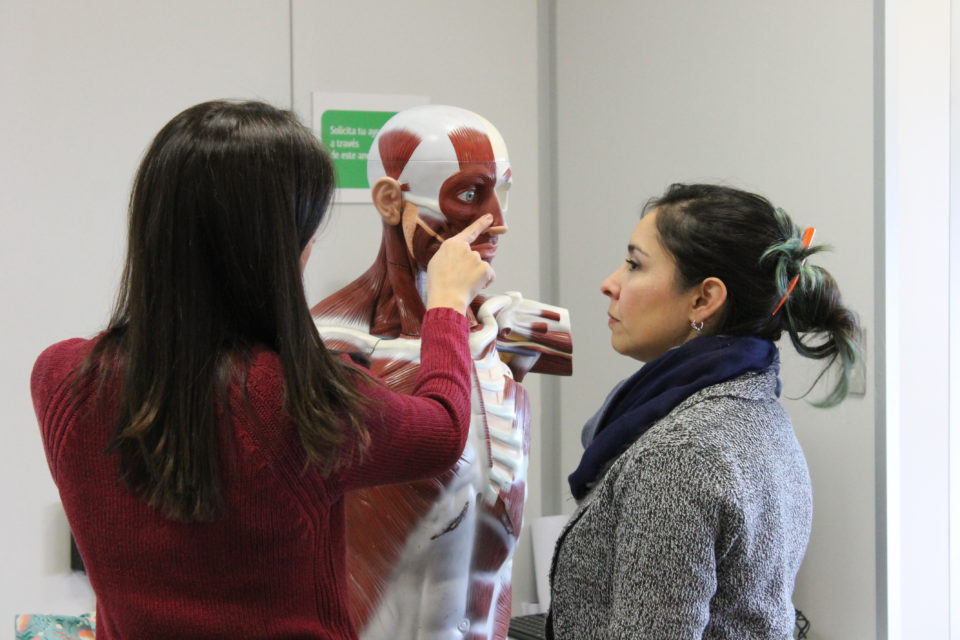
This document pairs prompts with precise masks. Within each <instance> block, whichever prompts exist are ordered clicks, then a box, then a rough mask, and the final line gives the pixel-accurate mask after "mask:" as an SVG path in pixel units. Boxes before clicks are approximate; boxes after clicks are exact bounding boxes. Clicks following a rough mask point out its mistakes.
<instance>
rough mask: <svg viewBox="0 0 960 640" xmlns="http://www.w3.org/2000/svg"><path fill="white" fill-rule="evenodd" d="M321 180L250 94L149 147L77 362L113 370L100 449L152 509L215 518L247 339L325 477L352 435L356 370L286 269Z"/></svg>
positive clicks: (329, 181) (298, 132)
mask: <svg viewBox="0 0 960 640" xmlns="http://www.w3.org/2000/svg"><path fill="white" fill-rule="evenodd" d="M333 190H334V172H333V166H332V164H331V161H330V159H329V157H328V155H327V153H326V151H325V150H324V149H323V147H322V146H321V145H320V143H319V142H318V141H317V139H316V137H315V136H314V135H313V134H311V133H310V131H309V130H307V129H306V128H305V127H304V126H303V125H302V124H300V122H298V120H297V118H296V116H294V115H293V114H292V113H290V112H288V111H283V110H280V109H277V108H274V107H272V106H270V105H267V104H264V103H260V102H226V101H217V102H206V103H203V104H199V105H196V106H194V107H191V108H189V109H187V110H185V111H183V112H182V113H180V114H179V115H177V116H176V117H174V118H173V120H171V121H170V122H169V123H168V124H167V125H166V126H164V127H163V129H161V130H160V132H159V133H158V134H157V136H156V138H154V140H153V143H152V144H151V145H150V147H149V149H148V150H147V152H146V155H145V156H144V158H143V161H142V163H141V165H140V168H139V171H138V172H137V175H136V178H135V180H134V184H133V191H132V194H131V197H130V209H129V238H128V253H127V259H126V265H125V268H124V271H123V278H122V281H121V284H120V290H119V295H118V297H117V303H116V307H115V309H114V312H113V316H112V318H111V320H110V324H109V327H108V329H107V331H106V333H105V335H104V336H103V337H102V339H101V340H100V342H99V343H98V344H97V346H96V348H95V350H94V351H93V353H92V354H91V357H90V358H89V359H88V361H87V363H86V368H87V369H90V368H93V367H96V368H97V369H98V370H99V371H100V372H101V375H102V376H104V377H106V376H107V375H108V374H116V375H117V376H118V380H119V382H120V387H119V409H120V414H119V421H118V423H117V427H116V431H115V433H114V436H113V439H112V441H111V442H110V445H109V449H108V450H109V451H112V452H116V453H117V454H118V456H119V464H120V473H121V476H122V478H123V480H124V481H125V482H126V484H127V485H128V486H129V487H130V488H131V489H132V490H133V491H134V492H135V493H136V494H137V495H139V496H141V497H143V498H145V499H146V500H147V501H148V502H149V503H150V504H151V505H153V506H155V507H157V508H158V509H159V510H160V511H161V512H162V513H163V514H165V515H166V516H168V517H170V518H172V519H175V520H182V521H206V520H213V519H216V518H218V517H220V516H221V515H222V514H223V509H224V497H223V489H222V486H221V464H222V461H221V460H220V441H219V436H218V428H217V409H218V407H219V408H220V410H224V409H227V408H228V406H227V405H228V397H229V389H230V387H231V385H234V384H237V385H238V386H239V387H240V389H241V390H243V388H244V387H245V364H246V362H247V359H248V357H249V354H250V352H251V349H252V348H253V347H254V346H255V345H262V346H264V347H266V348H267V349H270V350H272V351H273V352H275V353H276V354H277V355H278V356H279V361H280V365H281V367H282V369H283V382H284V400H285V409H286V411H287V413H288V414H289V416H290V417H291V419H292V420H293V421H294V423H295V424H296V426H297V429H298V431H299V435H300V440H301V442H302V443H303V447H304V450H305V451H306V454H307V459H308V460H309V461H310V462H315V463H319V464H321V465H323V466H324V469H325V470H328V471H329V470H330V469H333V468H336V466H337V465H338V463H339V461H340V460H341V459H342V457H343V456H344V455H346V451H345V450H342V447H343V445H345V444H347V443H348V442H350V443H355V444H356V445H358V446H359V447H360V448H361V449H362V447H363V446H365V445H366V443H367V441H368V434H367V432H366V430H365V428H364V425H363V423H362V422H361V421H360V419H359V418H358V415H359V413H358V409H360V408H361V407H362V405H363V404H364V399H363V397H362V396H361V394H360V393H358V391H357V389H356V385H355V382H356V380H355V378H356V377H357V375H358V374H357V373H355V369H353V368H352V367H350V366H349V365H346V364H344V363H343V362H341V361H340V360H339V359H338V358H336V357H335V356H334V355H332V354H331V353H329V352H328V351H327V350H326V348H325V347H324V345H323V342H322V341H321V339H320V336H319V334H318V333H317V330H316V327H315V325H314V323H313V321H312V319H311V317H310V313H309V311H308V306H307V301H306V298H305V295H304V291H303V281H302V274H301V268H300V255H301V252H302V251H303V249H304V248H305V247H306V245H307V243H308V242H309V241H310V240H311V238H312V237H313V235H314V233H315V232H316V231H317V229H318V227H319V226H320V224H321V222H322V221H323V219H324V217H325V216H326V212H327V209H328V207H329V205H330V201H331V197H332V194H333ZM349 432H352V436H351V435H350V433H349Z"/></svg>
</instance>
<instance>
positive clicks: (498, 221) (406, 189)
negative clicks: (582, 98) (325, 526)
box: [312, 105, 572, 640]
mask: <svg viewBox="0 0 960 640" xmlns="http://www.w3.org/2000/svg"><path fill="white" fill-rule="evenodd" d="M367 174H368V177H369V180H370V184H371V197H372V200H373V204H374V206H375V207H376V209H377V211H378V212H379V213H380V215H381V217H382V219H383V237H382V242H381V246H380V251H379V255H378V256H377V258H376V260H375V261H374V263H373V265H372V266H371V267H370V268H369V269H368V270H367V271H366V273H364V274H363V275H361V276H360V277H359V278H357V279H356V280H355V281H353V282H352V283H350V284H349V285H347V286H346V287H344V288H343V289H341V290H340V291H338V292H337V293H335V294H333V295H332V296H330V297H328V298H326V299H325V300H323V301H322V302H320V303H319V304H318V305H317V306H315V307H314V308H313V310H312V311H313V315H314V317H315V319H316V322H317V326H318V328H319V330H320V334H321V335H322V336H323V339H324V342H325V343H326V344H327V346H329V347H331V348H333V349H341V350H344V351H350V352H361V353H363V354H364V355H365V356H366V357H367V358H368V359H369V360H370V366H371V369H372V370H373V372H374V373H376V374H377V375H378V376H380V377H381V378H383V379H384V380H385V381H386V383H387V384H388V385H390V386H391V387H393V388H395V389H397V390H400V391H406V390H409V389H410V388H411V387H412V385H413V382H414V379H415V377H416V373H417V368H418V366H419V364H418V363H419V359H420V340H419V336H420V323H421V320H422V318H423V314H424V299H423V294H424V289H423V285H424V282H425V278H426V266H427V263H428V262H429V260H430V257H431V256H432V255H433V254H434V252H436V250H437V248H438V247H439V245H440V243H441V242H442V241H443V239H444V238H447V237H450V236H452V235H455V234H456V233H458V232H459V231H461V230H462V229H463V228H464V227H466V226H468V225H469V224H470V223H472V222H473V221H474V220H476V219H477V218H479V217H480V216H482V215H483V214H485V213H491V214H493V216H494V221H493V225H492V226H491V227H490V228H489V229H488V230H487V231H486V232H485V233H484V234H483V235H481V236H480V237H479V238H477V240H476V241H475V242H474V243H473V245H472V246H473V248H474V250H475V251H477V252H479V253H480V255H481V257H482V258H483V259H485V260H492V259H493V258H494V255H495V253H496V251H497V247H498V241H499V239H500V237H501V236H502V234H503V233H505V232H506V230H507V228H506V226H505V216H506V213H507V191H508V190H509V188H510V184H511V178H512V172H511V169H510V164H509V160H508V158H507V149H506V145H505V144H504V142H503V139H502V137H501V136H500V133H499V132H498V131H497V130H496V129H495V128H494V127H493V125H492V124H490V122H488V121H487V120H486V119H484V118H482V117H481V116H479V115H477V114H475V113H472V112H470V111H466V110H464V109H459V108H456V107H447V106H439V105H427V106H422V107H415V108H412V109H408V110H405V111H401V112H400V113H398V114H396V115H395V116H393V117H392V118H391V119H390V120H389V121H387V123H386V124H385V125H384V126H383V128H382V129H381V130H380V131H379V133H378V134H377V137H376V138H375V139H374V141H373V146H372V147H371V149H370V153H369V156H368V165H367ZM469 315H470V319H471V321H472V322H473V327H472V331H471V335H470V347H471V351H472V353H473V357H474V364H475V371H476V375H475V381H474V395H473V407H472V423H471V426H470V436H469V438H468V442H467V447H466V450H465V451H464V453H463V456H462V457H461V459H460V461H459V463H458V464H457V465H456V466H455V467H454V468H453V469H452V470H451V471H449V472H447V473H446V474H444V475H442V476H440V477H439V478H436V479H433V480H427V481H421V482H415V483H407V484H401V485H392V486H385V487H375V488H372V489H366V490H362V491H358V492H354V493H352V494H348V496H347V498H346V519H347V547H348V549H347V558H346V561H347V571H348V574H349V585H350V599H351V604H352V607H353V611H354V621H355V623H356V625H357V628H358V629H359V630H360V634H361V637H362V638H363V639H364V640H386V639H388V638H389V639H391V640H397V639H399V640H407V639H410V640H413V639H418V640H421V639H422V640H426V639H432V640H433V639H435V640H440V639H450V638H470V639H477V640H478V639H481V638H482V639H487V640H490V639H494V638H496V639H498V640H502V639H503V638H506V635H507V629H508V626H509V619H510V600H511V591H510V581H511V569H512V557H513V551H514V548H515V546H516V542H517V536H518V535H519V533H520V527H521V524H522V520H523V503H524V500H525V497H526V469H527V458H528V454H529V443H530V413H529V402H528V398H527V394H526V391H525V390H524V388H523V387H522V386H521V385H520V384H519V382H520V381H521V380H522V379H523V377H524V375H525V374H527V373H528V372H531V371H533V372H541V373H550V374H558V375H569V374H570V372H571V356H570V354H571V351H572V349H571V340H570V320H569V315H568V313H567V311H566V310H565V309H560V308H558V307H553V306H550V305H546V304H542V303H539V302H534V301H531V300H526V299H524V298H523V297H522V296H521V295H520V294H518V293H515V292H511V293H507V294H503V295H494V296H491V297H489V298H484V297H479V298H477V299H476V300H474V302H473V304H472V305H471V309H470V311H469Z"/></svg>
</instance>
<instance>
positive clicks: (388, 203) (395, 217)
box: [370, 176, 403, 225]
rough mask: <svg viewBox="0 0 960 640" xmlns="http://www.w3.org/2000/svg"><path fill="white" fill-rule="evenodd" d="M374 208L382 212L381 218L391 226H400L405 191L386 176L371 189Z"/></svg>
mask: <svg viewBox="0 0 960 640" xmlns="http://www.w3.org/2000/svg"><path fill="white" fill-rule="evenodd" d="M370 196H371V198H373V206H374V207H376V208H377V211H379V212H380V217H381V218H383V221H384V222H385V223H387V224H389V225H398V224H400V220H401V218H402V216H403V189H401V188H400V183H399V182H397V181H396V180H394V179H393V178H389V177H387V176H384V177H382V178H380V179H379V180H377V181H376V182H374V183H373V186H372V187H371V188H370Z"/></svg>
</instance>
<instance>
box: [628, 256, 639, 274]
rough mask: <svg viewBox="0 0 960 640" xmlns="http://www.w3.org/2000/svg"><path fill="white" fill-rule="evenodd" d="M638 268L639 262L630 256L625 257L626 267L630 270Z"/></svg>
mask: <svg viewBox="0 0 960 640" xmlns="http://www.w3.org/2000/svg"><path fill="white" fill-rule="evenodd" d="M639 268H640V263H639V262H637V261H636V260H633V259H632V258H627V269H629V270H630V271H636V270H637V269H639Z"/></svg>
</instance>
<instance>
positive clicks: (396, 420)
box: [341, 308, 473, 490]
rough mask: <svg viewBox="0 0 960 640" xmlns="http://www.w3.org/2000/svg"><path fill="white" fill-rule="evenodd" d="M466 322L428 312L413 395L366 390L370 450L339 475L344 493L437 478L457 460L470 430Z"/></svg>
mask: <svg viewBox="0 0 960 640" xmlns="http://www.w3.org/2000/svg"><path fill="white" fill-rule="evenodd" d="M467 335H468V325H467V319H466V318H465V317H464V316H463V315H461V314H459V313H457V312H456V311H454V310H453V309H447V308H437V309H431V310H429V311H428V312H427V313H426V315H425V316H424V320H423V325H422V347H421V354H420V368H419V372H418V375H417V380H416V383H415V385H414V388H413V391H412V393H411V394H409V395H407V394H401V393H397V392H394V391H392V390H390V389H388V388H387V387H385V386H382V385H376V384H371V385H368V387H366V388H365V389H364V393H366V394H367V395H368V397H369V398H370V401H371V403H370V408H369V410H368V413H367V415H366V417H365V420H366V426H367V428H368V429H369V432H370V446H369V448H368V449H367V451H366V452H365V453H364V455H363V456H362V457H361V458H360V460H359V461H357V462H356V463H355V464H353V465H351V466H349V467H347V468H345V469H344V470H343V472H342V474H341V482H342V484H343V488H344V490H351V489H357V488H361V487H366V486H373V485H378V484H389V483H395V482H405V481H409V480H415V479H419V478H427V477H431V476H435V475H437V474H439V473H442V472H443V471H446V470H447V469H448V468H450V467H451V466H453V464H454V463H455V462H456V461H457V460H458V459H459V457H460V454H461V453H462V452H463V448H464V446H465V444H466V438H467V432H468V430H469V427H470V395H471V386H470V385H471V372H472V367H473V360H472V358H471V356H470V349H469V345H468V341H467Z"/></svg>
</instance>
